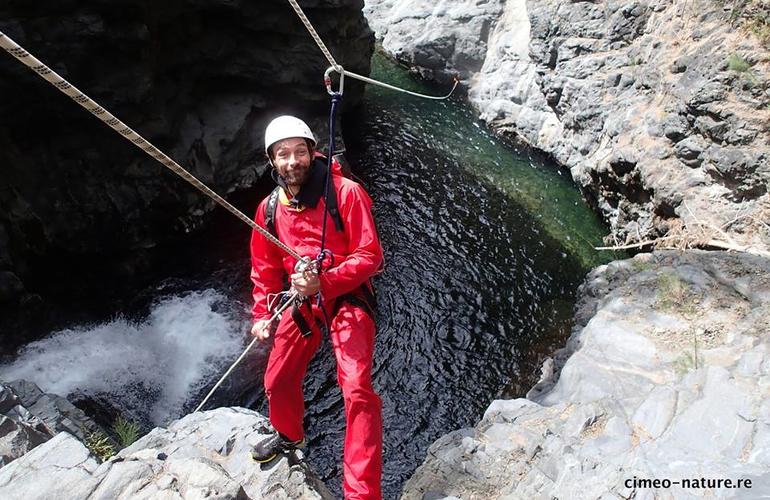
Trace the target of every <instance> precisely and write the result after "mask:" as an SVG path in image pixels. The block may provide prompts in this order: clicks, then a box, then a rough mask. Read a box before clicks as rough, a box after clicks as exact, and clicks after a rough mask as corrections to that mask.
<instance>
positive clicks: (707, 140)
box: [365, 0, 770, 250]
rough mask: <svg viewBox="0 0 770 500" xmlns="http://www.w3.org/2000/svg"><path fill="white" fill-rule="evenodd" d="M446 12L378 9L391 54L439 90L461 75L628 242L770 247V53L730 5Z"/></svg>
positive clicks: (388, 2) (494, 118)
mask: <svg viewBox="0 0 770 500" xmlns="http://www.w3.org/2000/svg"><path fill="white" fill-rule="evenodd" d="M503 3H504V6H502V7H501V4H503ZM446 4H447V3H446V2H439V3H438V4H436V3H435V2H433V3H431V2H427V1H420V0H382V1H369V2H367V6H366V9H365V11H366V13H367V16H368V18H369V20H370V23H371V25H372V26H373V27H374V28H375V30H376V31H377V36H378V38H380V39H381V40H382V45H383V48H384V49H385V50H386V51H388V52H390V53H391V54H392V55H394V56H395V57H397V58H398V59H400V60H402V61H405V62H407V63H409V64H412V65H417V66H419V68H418V69H420V70H421V72H422V73H423V74H424V75H426V76H434V77H435V78H437V79H439V80H440V79H442V78H446V77H447V76H448V75H451V74H454V73H459V74H460V75H461V76H463V78H464V81H465V83H466V84H467V86H468V94H469V98H470V101H471V102H472V103H473V105H474V106H475V107H476V108H477V109H478V111H479V113H480V116H481V118H482V119H483V120H485V121H486V122H488V123H489V124H490V125H491V126H492V127H493V128H495V129H496V130H498V131H500V132H501V133H502V134H505V135H508V136H512V137H515V138H517V139H519V140H521V141H523V142H525V143H527V144H529V145H531V146H533V147H535V148H537V149H540V150H543V151H545V152H547V153H549V154H550V155H552V156H553V157H554V158H555V159H556V160H557V161H558V162H559V163H561V164H563V165H565V166H567V167H569V168H570V170H571V172H572V176H573V178H574V179H575V181H576V182H577V183H578V184H579V185H580V186H581V187H582V188H583V190H584V192H585V193H586V194H587V195H588V196H589V197H590V198H591V199H592V200H593V202H594V203H595V204H596V206H597V207H598V209H599V210H600V211H601V213H602V214H603V215H604V217H605V218H606V220H607V221H608V222H609V223H610V226H611V229H612V233H613V241H614V242H617V243H633V242H638V241H643V240H647V239H649V238H653V237H659V236H662V235H665V234H669V235H672V236H673V235H674V234H682V232H684V234H686V235H687V236H688V237H689V238H690V240H697V239H705V240H708V239H709V238H717V239H720V240H722V241H727V242H728V243H730V244H733V245H736V246H754V247H756V248H760V249H765V250H766V249H767V248H768V247H770V230H768V227H767V225H766V224H763V223H762V221H766V220H767V219H768V206H770V195H768V184H769V183H770V127H769V126H768V124H769V123H770V51H769V50H768V49H767V48H764V47H762V46H761V45H760V43H759V41H758V40H757V39H756V37H754V36H753V35H751V34H750V33H749V32H748V31H746V30H744V29H739V28H738V26H737V24H739V22H738V21H740V20H738V21H736V22H735V25H733V24H731V21H730V19H729V18H730V12H729V10H730V9H729V8H728V7H725V9H726V10H724V11H723V9H722V6H721V5H722V4H721V3H720V2H716V1H708V0H701V1H696V2H686V1H666V0H635V1H609V2H567V1H561V0H558V1H557V0H545V1H536V2H535V1H530V2H526V1H525V0H513V1H508V2H500V1H498V0H481V1H476V2H458V3H456V4H453V5H455V6H453V7H451V8H450V7H448V6H447V5H446ZM753 4H757V5H755V8H756V9H759V10H758V11H757V12H758V13H755V15H765V16H766V17H767V16H770V7H767V5H766V4H764V6H762V5H763V4H761V3H758V2H753ZM725 5H727V4H725ZM733 8H735V6H733ZM475 13H478V16H479V17H478V21H476V20H475V18H474V21H472V22H471V21H468V19H469V17H470V16H473V15H474V14H475ZM490 22H491V24H489V23H490ZM484 26H486V28H484V29H482V28H483V27H484ZM469 47H473V49H469ZM479 52H485V54H483V55H479Z"/></svg>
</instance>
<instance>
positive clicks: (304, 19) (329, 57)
mask: <svg viewBox="0 0 770 500" xmlns="http://www.w3.org/2000/svg"><path fill="white" fill-rule="evenodd" d="M287 1H288V2H289V4H290V5H291V6H292V8H293V9H294V12H296V13H297V17H299V19H300V21H302V24H304V25H305V29H307V31H308V33H310V36H311V37H312V38H313V40H314V41H315V43H316V45H318V48H319V49H320V50H321V52H322V53H323V55H324V57H326V60H327V61H328V62H329V64H330V65H331V67H332V68H334V71H336V72H337V73H339V74H340V75H344V76H349V77H350V78H355V79H356V80H361V81H362V82H365V83H369V84H372V85H378V86H380V87H384V88H386V89H390V90H395V91H397V92H403V93H404V94H409V95H411V96H414V97H420V98H422V99H432V100H435V101H443V100H445V99H448V98H449V97H450V96H451V95H452V93H454V91H455V89H456V88H457V85H458V84H459V83H460V81H459V80H458V79H457V78H456V77H455V79H454V85H453V86H452V90H450V91H449V93H448V94H447V95H444V96H432V95H426V94H421V93H419V92H412V91H411V90H406V89H403V88H401V87H396V86H395V85H390V84H388V83H384V82H381V81H379V80H375V79H373V78H369V77H367V76H363V75H359V74H357V73H353V72H352V71H348V70H346V69H345V68H343V67H342V65H341V64H339V63H338V62H337V61H336V59H334V56H332V53H331V52H330V51H329V49H328V47H326V44H325V43H324V42H323V40H322V39H321V36H320V35H319V34H318V32H317V31H316V29H315V28H314V27H313V24H312V23H311V22H310V20H309V19H308V18H307V16H306V15H305V12H304V11H303V10H302V7H300V6H299V3H297V0H287Z"/></svg>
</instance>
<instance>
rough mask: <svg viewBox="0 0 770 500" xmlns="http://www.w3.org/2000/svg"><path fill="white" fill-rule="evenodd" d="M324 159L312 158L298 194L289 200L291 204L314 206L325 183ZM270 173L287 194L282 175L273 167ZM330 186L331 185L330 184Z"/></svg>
mask: <svg viewBox="0 0 770 500" xmlns="http://www.w3.org/2000/svg"><path fill="white" fill-rule="evenodd" d="M326 172H327V167H326V159H325V158H314V159H313V163H312V164H311V165H310V175H308V178H307V180H306V181H305V183H304V184H303V185H302V189H300V191H299V194H298V195H297V196H295V197H294V198H292V199H291V200H289V201H290V202H291V204H292V205H301V206H303V207H309V208H315V206H316V205H318V200H320V199H321V197H322V196H323V195H324V186H325V183H326ZM271 175H272V176H273V180H274V181H275V183H276V184H278V185H279V186H281V187H282V188H283V190H284V191H285V192H286V195H287V196H288V195H289V194H290V193H289V189H288V186H287V185H286V181H284V180H283V177H281V176H280V175H278V171H277V170H276V169H275V168H273V170H272V172H271ZM330 187H331V186H330Z"/></svg>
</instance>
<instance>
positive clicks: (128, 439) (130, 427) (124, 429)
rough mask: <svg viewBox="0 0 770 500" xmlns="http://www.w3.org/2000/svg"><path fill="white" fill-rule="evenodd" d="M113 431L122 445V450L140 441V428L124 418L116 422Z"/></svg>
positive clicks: (119, 418)
mask: <svg viewBox="0 0 770 500" xmlns="http://www.w3.org/2000/svg"><path fill="white" fill-rule="evenodd" d="M112 430H113V431H115V434H117V436H118V443H119V444H120V447H121V448H125V447H126V446H131V445H132V444H133V443H134V441H136V440H137V439H139V434H140V429H139V426H138V425H137V424H136V423H134V422H129V421H128V420H126V419H125V418H123V417H122V416H120V417H118V419H117V420H115V423H114V424H113V426H112Z"/></svg>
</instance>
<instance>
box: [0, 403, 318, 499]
mask: <svg viewBox="0 0 770 500" xmlns="http://www.w3.org/2000/svg"><path fill="white" fill-rule="evenodd" d="M267 426H268V421H267V419H265V418H264V417H262V416H261V415H259V414H258V413H255V412H253V411H251V410H246V409H243V408H219V409H217V410H212V411H207V412H202V413H194V414H192V415H188V416H187V417H184V418H182V419H180V420H178V421H176V422H174V423H173V424H172V425H171V426H169V428H168V429H163V428H156V429H154V430H153V431H152V432H150V433H149V434H148V435H146V436H144V437H143V438H141V439H140V440H138V441H137V442H135V443H134V444H133V445H131V446H130V447H128V448H125V449H123V450H122V451H121V452H120V453H118V454H117V455H116V456H114V457H113V458H111V459H110V460H108V461H107V462H104V463H102V464H99V463H98V462H97V460H96V459H95V458H94V457H93V456H91V455H90V453H89V451H88V449H87V448H86V447H85V446H83V445H82V444H81V443H80V441H78V440H77V439H75V438H74V437H72V436H71V435H70V434H68V433H65V432H62V433H60V434H57V435H56V437H54V438H53V439H51V440H50V441H47V442H46V443H45V444H43V445H41V446H38V447H37V448H36V449H34V450H33V451H31V452H30V453H28V454H26V455H24V456H23V457H22V458H19V459H17V460H15V461H14V462H12V463H11V464H9V465H7V466H5V467H3V468H2V469H0V497H2V498H7V499H25V500H26V499H48V498H54V497H61V492H62V491H66V492H67V495H66V498H68V499H72V500H76V499H83V500H85V499H89V500H95V499H105V500H107V499H114V498H135V499H140V498H146V499H159V498H164V499H165V498H167V499H194V498H222V499H225V498H231V499H250V498H254V499H257V498H276V499H290V498H291V499H294V498H303V499H324V498H326V499H331V498H333V497H332V495H331V494H330V493H329V491H328V490H327V489H326V488H325V487H324V485H323V484H322V483H321V482H320V481H319V480H318V479H316V478H315V476H313V475H312V473H311V472H310V471H309V470H308V469H307V466H306V465H304V463H302V462H299V461H298V460H297V457H296V456H291V457H284V458H281V459H279V460H276V461H275V463H273V464H272V465H271V466H270V467H269V468H265V470H262V468H260V467H259V466H258V465H257V464H255V463H254V462H253V461H251V459H250V458H249V455H248V452H249V451H250V449H251V448H252V447H253V446H254V444H256V442H257V441H259V440H260V439H262V438H263V437H265V435H266V433H267V432H268V427H267ZM290 459H291V463H290Z"/></svg>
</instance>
